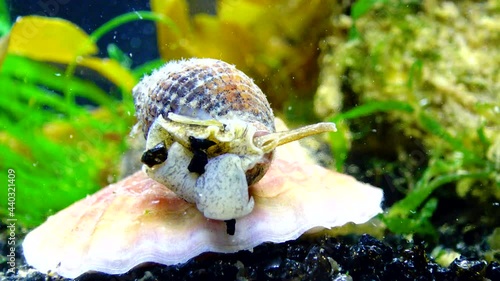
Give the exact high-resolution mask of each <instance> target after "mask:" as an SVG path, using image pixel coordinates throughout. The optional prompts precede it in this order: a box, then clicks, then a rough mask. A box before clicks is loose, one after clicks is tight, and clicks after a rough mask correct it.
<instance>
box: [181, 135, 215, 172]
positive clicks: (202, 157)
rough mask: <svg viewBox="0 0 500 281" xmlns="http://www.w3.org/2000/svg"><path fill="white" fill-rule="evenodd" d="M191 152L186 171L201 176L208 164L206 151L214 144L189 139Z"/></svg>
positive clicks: (193, 138)
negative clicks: (191, 157)
mask: <svg viewBox="0 0 500 281" xmlns="http://www.w3.org/2000/svg"><path fill="white" fill-rule="evenodd" d="M189 143H190V145H191V151H192V152H193V159H191V162H189V166H188V170H189V171H190V172H192V173H198V174H200V175H201V174H203V173H204V172H205V165H207V163H208V155H207V152H206V149H208V148H209V147H211V146H213V145H215V144H216V143H215V142H213V141H211V140H207V139H197V138H195V137H192V136H191V137H189Z"/></svg>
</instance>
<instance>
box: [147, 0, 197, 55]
mask: <svg viewBox="0 0 500 281" xmlns="http://www.w3.org/2000/svg"><path fill="white" fill-rule="evenodd" d="M151 10H152V11H153V12H156V13H159V14H163V15H165V16H167V17H169V18H170V19H172V21H173V22H174V23H175V25H176V26H177V27H178V28H179V31H180V33H179V32H175V30H172V29H171V28H170V27H168V26H165V25H164V24H161V23H159V24H157V25H156V28H157V30H158V32H157V33H158V49H159V51H160V54H161V56H162V57H163V58H164V59H169V58H182V57H191V56H193V54H192V53H190V51H189V50H186V48H189V45H190V44H189V42H188V41H187V38H188V37H190V35H191V23H190V19H189V8H188V4H187V3H186V1H185V0H151Z"/></svg>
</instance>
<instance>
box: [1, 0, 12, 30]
mask: <svg viewBox="0 0 500 281" xmlns="http://www.w3.org/2000/svg"><path fill="white" fill-rule="evenodd" d="M10 25H11V23H10V14H9V10H8V9H7V3H6V2H5V1H4V0H0V37H2V36H4V35H5V34H7V33H8V32H9V30H10Z"/></svg>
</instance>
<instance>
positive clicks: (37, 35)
mask: <svg viewBox="0 0 500 281" xmlns="http://www.w3.org/2000/svg"><path fill="white" fill-rule="evenodd" d="M97 50H98V49H97V46H96V45H95V44H94V42H92V40H90V37H89V36H88V35H87V34H86V33H85V32H84V31H83V30H81V29H80V28H79V27H78V26H76V25H74V24H72V23H71V22H69V21H67V20H64V19H59V18H46V17H40V16H26V17H22V18H20V19H18V20H17V21H16V22H15V23H14V26H13V27H12V30H11V35H10V43H9V47H8V52H9V53H10V54H15V55H20V56H25V57H29V58H31V59H35V60H43V61H52V62H59V63H69V62H73V61H75V59H76V58H77V57H78V56H85V55H92V54H95V53H97Z"/></svg>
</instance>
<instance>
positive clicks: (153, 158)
mask: <svg viewBox="0 0 500 281" xmlns="http://www.w3.org/2000/svg"><path fill="white" fill-rule="evenodd" d="M167 156H168V152H167V148H166V147H165V142H160V143H158V144H157V145H155V146H154V147H153V148H151V149H150V150H146V151H145V152H144V153H143V154H142V157H141V162H142V163H144V164H146V165H147V166H148V167H149V168H151V167H153V166H154V165H158V164H161V163H163V162H165V160H167Z"/></svg>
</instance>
